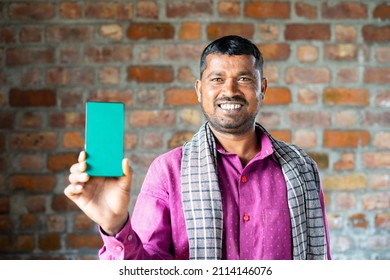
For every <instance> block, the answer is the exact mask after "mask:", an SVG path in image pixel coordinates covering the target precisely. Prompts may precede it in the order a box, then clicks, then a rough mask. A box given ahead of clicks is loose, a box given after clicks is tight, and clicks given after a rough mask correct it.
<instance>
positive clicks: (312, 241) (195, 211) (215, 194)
mask: <svg viewBox="0 0 390 280" xmlns="http://www.w3.org/2000/svg"><path fill="white" fill-rule="evenodd" d="M256 126H257V127H258V128H260V129H261V130H262V131H263V133H266V134H267V135H268V137H269V138H270V140H271V142H272V145H273V148H274V152H275V156H276V158H277V159H278V161H279V163H280V165H281V167H282V171H283V174H284V177H285V180H286V185H287V198H288V206H289V209H290V217H291V226H292V241H293V258H294V259H326V258H327V246H326V238H325V229H324V223H323V215H322V209H321V204H320V200H319V188H320V179H319V174H318V171H317V168H316V165H315V163H314V161H313V160H312V159H311V158H310V157H309V156H308V155H307V154H306V153H305V152H304V151H303V150H301V149H300V148H298V147H296V146H294V145H288V144H286V143H284V142H281V141H278V140H275V139H274V138H273V137H271V135H269V134H268V132H267V131H266V130H265V129H264V128H263V127H262V126H260V125H259V124H256ZM216 166H217V149H216V144H215V139H214V136H213V134H212V132H211V130H210V128H209V124H208V122H206V123H205V124H204V125H203V126H202V127H201V128H200V130H199V131H198V132H197V133H196V134H195V135H194V136H193V138H192V140H191V141H190V142H188V143H186V144H184V146H183V154H182V163H181V187H182V204H183V210H184V217H185V221H186V227H187V234H188V241H189V253H190V259H194V260H197V259H212V260H215V259H216V260H218V259H221V258H222V234H223V213H222V201H221V193H220V190H219V185H218V177H217V167H216Z"/></svg>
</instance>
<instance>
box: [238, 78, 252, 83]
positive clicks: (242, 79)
mask: <svg viewBox="0 0 390 280" xmlns="http://www.w3.org/2000/svg"><path fill="white" fill-rule="evenodd" d="M238 80H239V81H242V82H250V81H251V79H250V78H248V77H241V78H239V79H238Z"/></svg>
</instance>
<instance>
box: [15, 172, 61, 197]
mask: <svg viewBox="0 0 390 280" xmlns="http://www.w3.org/2000/svg"><path fill="white" fill-rule="evenodd" d="M55 184H56V176H55V175H45V174H40V175H12V176H11V178H10V188H11V189H12V190H25V191H28V192H33V193H37V192H42V193H48V192H51V191H52V190H53V189H54V187H55Z"/></svg>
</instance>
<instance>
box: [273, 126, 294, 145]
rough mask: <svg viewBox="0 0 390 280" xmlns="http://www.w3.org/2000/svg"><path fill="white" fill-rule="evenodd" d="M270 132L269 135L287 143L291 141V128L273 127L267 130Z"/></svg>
mask: <svg viewBox="0 0 390 280" xmlns="http://www.w3.org/2000/svg"><path fill="white" fill-rule="evenodd" d="M269 132H270V133H271V135H272V136H273V137H274V138H276V139H278V140H280V141H284V142H287V143H291V139H292V136H291V130H280V129H279V130H275V129H271V130H270V131H269Z"/></svg>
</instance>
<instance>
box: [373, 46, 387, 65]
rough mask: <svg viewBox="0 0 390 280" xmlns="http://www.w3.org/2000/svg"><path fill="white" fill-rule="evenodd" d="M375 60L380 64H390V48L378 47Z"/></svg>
mask: <svg viewBox="0 0 390 280" xmlns="http://www.w3.org/2000/svg"><path fill="white" fill-rule="evenodd" d="M375 58H376V61H377V62H379V63H388V62H390V47H377V49H376V51H375Z"/></svg>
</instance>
